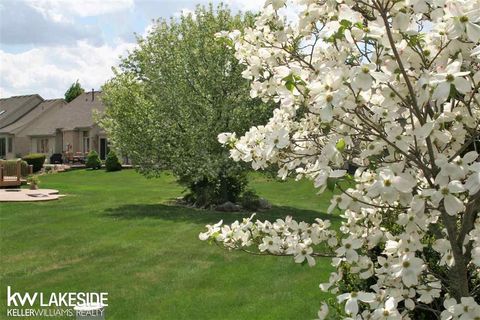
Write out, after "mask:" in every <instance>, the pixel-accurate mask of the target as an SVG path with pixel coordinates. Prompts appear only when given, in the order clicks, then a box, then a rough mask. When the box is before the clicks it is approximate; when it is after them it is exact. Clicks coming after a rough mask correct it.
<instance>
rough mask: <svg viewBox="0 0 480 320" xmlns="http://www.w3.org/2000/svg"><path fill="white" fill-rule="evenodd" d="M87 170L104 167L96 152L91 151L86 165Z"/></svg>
mask: <svg viewBox="0 0 480 320" xmlns="http://www.w3.org/2000/svg"><path fill="white" fill-rule="evenodd" d="M85 166H86V167H87V168H90V169H93V170H96V169H100V168H101V167H102V162H101V161H100V157H99V156H98V153H97V152H96V151H95V150H92V151H90V153H89V154H88V156H87V162H86V163H85Z"/></svg>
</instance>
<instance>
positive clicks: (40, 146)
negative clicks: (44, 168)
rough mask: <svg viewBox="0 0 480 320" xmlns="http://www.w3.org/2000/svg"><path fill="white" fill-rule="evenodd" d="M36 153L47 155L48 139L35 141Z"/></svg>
mask: <svg viewBox="0 0 480 320" xmlns="http://www.w3.org/2000/svg"><path fill="white" fill-rule="evenodd" d="M37 152H40V153H48V152H49V148H48V138H42V139H37Z"/></svg>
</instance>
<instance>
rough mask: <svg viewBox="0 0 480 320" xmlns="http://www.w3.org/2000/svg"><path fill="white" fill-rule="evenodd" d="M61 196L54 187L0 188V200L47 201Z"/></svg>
mask: <svg viewBox="0 0 480 320" xmlns="http://www.w3.org/2000/svg"><path fill="white" fill-rule="evenodd" d="M60 197H63V195H60V194H58V190H54V189H38V190H30V189H0V202H10V201H12V202H22V201H29V202H30V201H49V200H57V199H58V198H60Z"/></svg>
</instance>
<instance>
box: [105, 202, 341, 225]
mask: <svg viewBox="0 0 480 320" xmlns="http://www.w3.org/2000/svg"><path fill="white" fill-rule="evenodd" d="M251 214H252V213H251V212H217V211H211V210H202V209H195V208H189V207H183V206H177V205H168V204H128V205H123V206H119V207H115V208H108V209H106V210H105V212H104V216H105V217H109V218H114V219H163V220H172V221H185V222H192V223H198V224H209V223H210V224H211V223H216V222H218V221H219V220H222V219H223V221H224V223H232V222H234V221H235V220H242V219H243V218H244V217H249V216H250V215H251ZM286 216H292V217H293V218H294V219H295V220H297V221H306V222H313V221H314V220H315V218H320V219H329V220H332V222H334V221H340V219H341V218H340V217H339V216H337V215H329V214H325V213H321V212H318V211H314V210H307V209H299V208H293V207H284V206H273V207H272V209H270V210H267V211H263V212H257V213H256V216H255V219H259V220H262V221H263V220H275V219H278V218H280V219H283V218H285V217H286Z"/></svg>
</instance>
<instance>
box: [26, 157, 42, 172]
mask: <svg viewBox="0 0 480 320" xmlns="http://www.w3.org/2000/svg"><path fill="white" fill-rule="evenodd" d="M45 158H46V156H45V155H44V154H42V153H30V154H27V155H26V156H24V157H23V158H22V160H23V161H26V162H27V163H28V164H31V165H32V166H33V172H38V171H40V170H42V168H43V164H44V163H45Z"/></svg>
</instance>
